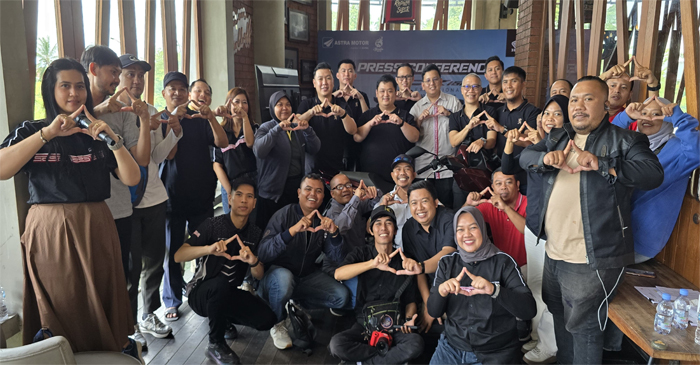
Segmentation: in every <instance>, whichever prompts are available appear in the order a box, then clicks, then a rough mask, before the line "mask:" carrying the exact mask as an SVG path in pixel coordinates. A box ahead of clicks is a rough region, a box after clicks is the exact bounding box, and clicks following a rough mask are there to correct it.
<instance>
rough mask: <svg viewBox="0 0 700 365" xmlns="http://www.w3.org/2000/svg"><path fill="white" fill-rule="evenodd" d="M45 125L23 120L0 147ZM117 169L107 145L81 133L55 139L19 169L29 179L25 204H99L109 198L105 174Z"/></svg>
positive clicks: (107, 177) (10, 143)
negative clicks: (27, 197) (27, 199)
mask: <svg viewBox="0 0 700 365" xmlns="http://www.w3.org/2000/svg"><path fill="white" fill-rule="evenodd" d="M48 125H49V123H47V122H46V121H44V120H39V121H25V122H23V123H22V124H20V125H19V126H18V127H17V128H15V130H14V131H12V133H10V135H8V136H7V138H5V140H4V141H3V142H2V144H0V149H2V148H6V147H9V146H13V145H16V144H17V143H19V142H21V141H22V140H24V139H25V138H29V137H31V136H32V135H33V134H35V133H37V132H38V131H39V130H40V129H41V128H43V127H47V126H48ZM116 168H117V160H116V159H115V158H114V153H112V151H110V150H109V148H108V147H107V144H106V143H104V142H102V141H96V140H94V139H92V138H91V137H90V136H88V135H86V134H83V133H76V134H74V135H71V136H67V137H56V138H54V139H52V140H51V141H50V142H49V143H47V144H44V145H43V146H41V148H40V149H39V151H37V152H36V153H35V154H34V156H33V157H32V158H31V159H30V160H29V161H28V162H27V163H26V164H25V165H24V166H22V168H21V169H20V171H22V172H24V173H26V174H27V176H28V178H29V201H28V202H27V203H28V204H52V203H84V202H100V201H104V200H106V199H108V198H109V196H110V181H109V174H110V173H113V172H114V170H115V169H116Z"/></svg>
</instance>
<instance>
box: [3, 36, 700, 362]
mask: <svg viewBox="0 0 700 365" xmlns="http://www.w3.org/2000/svg"><path fill="white" fill-rule="evenodd" d="M634 61H635V67H634V73H632V74H630V73H628V71H627V66H628V65H627V64H625V65H616V66H613V67H611V68H610V70H608V71H606V72H605V73H603V74H602V75H600V77H598V76H586V77H584V78H582V79H580V80H578V81H577V82H576V84H575V85H573V84H572V83H571V82H569V81H567V80H556V81H555V82H554V83H553V84H552V85H551V87H550V99H549V100H548V101H547V102H546V103H545V104H544V105H543V109H539V108H538V107H537V106H534V105H532V104H530V103H529V102H528V101H527V99H525V98H524V97H523V90H524V83H525V80H526V73H525V71H524V70H522V69H521V68H519V67H517V66H512V67H508V68H506V69H504V64H503V62H502V61H501V60H500V59H499V58H498V57H492V58H489V59H488V60H487V61H486V72H485V78H486V80H487V81H488V86H487V87H485V88H484V87H483V86H482V82H481V77H480V76H479V75H477V74H469V75H467V76H465V77H464V79H463V81H462V87H461V94H462V97H463V100H462V101H460V100H459V99H458V98H457V97H455V96H453V95H450V94H446V93H443V92H442V91H441V87H442V76H441V74H440V69H439V68H438V67H436V66H435V65H429V66H427V67H425V69H424V70H423V71H422V73H421V75H420V77H421V82H420V83H421V87H422V91H424V93H425V95H424V96H423V95H421V93H420V92H419V91H418V90H412V86H413V84H414V80H415V77H416V75H415V74H414V69H413V67H412V66H411V65H410V64H408V63H406V64H402V65H400V66H399V67H398V68H397V70H396V76H394V75H389V74H387V75H382V76H381V77H380V78H379V79H378V80H377V83H376V90H375V96H376V99H375V101H376V104H377V105H376V106H374V107H372V108H370V99H369V98H368V96H367V94H366V93H364V92H361V91H359V90H357V89H356V88H354V86H353V83H354V81H355V79H356V77H357V74H356V71H355V64H354V62H353V61H352V60H343V61H341V62H340V63H339V64H338V65H337V72H336V74H335V78H337V79H338V85H337V86H338V87H337V88H336V83H335V78H334V75H333V70H332V66H331V65H329V64H327V63H325V62H321V63H319V64H318V65H317V66H316V68H315V69H314V73H313V84H314V87H315V90H316V95H315V96H314V97H313V98H308V99H304V100H302V102H301V104H300V105H298V106H295V105H293V103H292V98H291V97H290V95H288V94H286V93H285V92H282V91H280V92H276V93H274V94H273V95H272V96H271V98H270V100H269V111H270V118H271V119H270V120H269V121H267V122H265V123H262V124H260V125H258V123H256V122H255V121H254V119H253V117H252V113H251V109H250V106H249V101H250V100H249V97H248V93H247V91H246V90H244V89H242V88H239V87H236V88H233V89H231V90H229V91H228V92H227V94H226V99H225V102H224V104H223V105H221V106H218V107H215V106H213V105H212V88H211V86H209V85H208V84H207V82H206V81H205V80H202V79H200V80H196V81H194V82H191V83H190V82H189V80H188V78H187V76H186V75H184V74H182V73H179V72H169V73H167V74H166V75H165V77H164V79H163V92H162V93H163V97H164V99H165V103H166V107H165V109H164V110H162V111H160V110H157V109H156V108H155V107H154V106H152V105H149V104H147V103H146V102H144V101H143V100H141V97H142V95H143V91H144V75H145V73H147V72H151V70H152V68H151V65H149V64H148V63H147V62H145V61H142V60H139V59H137V58H136V57H135V56H133V55H130V54H125V55H122V56H121V57H119V56H117V55H116V54H115V53H114V52H113V51H111V50H110V49H109V48H107V47H103V46H93V47H90V48H88V49H87V50H86V51H85V52H84V54H83V55H82V57H81V60H80V62H77V61H75V60H71V59H58V60H56V61H54V62H52V63H51V64H50V65H49V67H48V68H47V69H46V72H45V73H44V75H43V78H42V86H41V91H42V98H43V100H44V105H45V108H46V118H45V119H43V120H37V121H25V122H23V123H22V124H20V125H19V126H18V127H17V128H16V129H15V130H14V131H12V132H11V133H10V135H9V136H7V138H5V140H4V141H3V142H2V144H1V145H0V179H9V178H11V177H12V176H14V175H16V174H17V173H19V172H21V171H23V172H25V173H26V174H27V175H28V178H29V193H30V200H29V203H30V204H31V205H32V207H31V209H30V211H29V215H28V217H27V220H26V228H25V233H24V234H23V236H22V239H21V243H22V252H23V259H24V274H25V291H24V306H23V307H24V326H23V329H24V338H23V340H24V342H25V343H30V342H32V340H33V339H34V338H35V334H37V331H39V333H38V335H37V336H36V337H39V338H40V337H42V336H41V335H42V334H44V333H46V332H47V331H46V330H47V329H48V330H50V331H51V332H52V333H53V334H55V335H58V334H60V335H63V336H65V337H66V338H68V340H69V342H70V343H71V346H72V347H73V350H74V351H93V350H107V351H122V352H125V353H127V354H130V355H132V356H135V357H137V358H140V352H141V351H142V350H143V349H144V348H146V346H147V341H146V338H145V336H144V333H147V334H150V335H152V336H154V337H157V338H164V337H166V336H169V335H170V334H171V332H172V330H171V328H170V327H169V326H168V325H167V324H165V323H163V322H162V321H161V319H160V318H159V317H158V316H157V315H156V314H155V311H156V310H157V309H158V308H159V307H160V306H161V299H162V302H163V304H164V306H165V307H166V310H165V315H164V318H162V319H163V320H164V321H165V322H168V321H175V320H178V319H179V314H180V313H179V307H180V305H181V304H182V303H183V296H186V297H187V298H188V301H189V305H190V307H191V308H192V309H193V310H194V311H195V312H196V313H197V314H199V315H201V316H204V317H207V318H208V321H209V326H210V331H209V345H208V347H207V349H206V355H207V356H208V357H210V358H212V359H213V360H215V361H216V362H217V363H219V364H236V363H240V359H239V358H238V356H237V355H236V354H235V353H234V352H233V350H231V348H230V347H229V346H228V345H227V343H226V340H227V339H233V338H236V337H237V331H236V327H235V326H236V325H244V326H250V327H253V328H255V329H257V330H265V331H267V330H269V331H270V336H271V338H272V340H273V343H274V345H275V347H277V348H278V349H280V350H283V349H287V348H290V347H292V340H291V338H290V336H289V333H288V327H287V325H286V324H285V320H286V318H287V316H288V312H287V309H286V307H287V304H288V302H289V301H290V300H294V301H296V302H298V303H300V304H301V305H302V306H303V307H304V308H329V309H330V311H331V312H332V313H333V314H334V315H339V316H343V315H354V316H355V318H356V319H357V322H356V323H355V324H354V325H353V326H352V327H351V328H349V329H346V330H344V331H341V332H339V333H337V334H336V335H334V336H333V337H332V339H331V340H330V345H329V348H330V351H331V353H332V354H333V355H334V356H336V357H337V358H339V359H340V360H342V361H343V362H346V363H350V362H367V363H387V364H389V363H391V364H395V363H406V362H409V361H411V360H414V359H416V358H418V357H419V356H421V354H423V352H424V350H426V349H427V352H433V354H432V358H431V360H430V363H432V364H477V363H518V362H520V361H521V360H522V361H525V362H527V363H529V364H536V363H550V362H554V361H557V360H558V361H559V362H561V363H600V362H601V360H602V352H603V348H604V347H605V348H607V349H613V350H615V349H619V342H620V340H621V333H614V331H615V330H616V329H615V328H614V326H613V325H611V324H610V323H608V322H607V311H606V308H607V303H609V301H610V300H612V298H613V297H614V295H615V292H616V289H617V288H618V287H619V283H620V281H621V280H622V279H623V278H622V276H623V275H622V274H623V272H624V267H625V266H627V265H629V264H633V263H635V262H641V261H645V260H648V259H649V258H651V257H654V256H655V255H656V254H657V253H658V252H659V251H660V250H661V249H662V248H663V246H664V245H665V242H666V241H667V240H668V237H669V236H670V234H671V231H672V229H673V227H674V224H675V221H676V219H677V217H678V214H679V211H680V206H681V203H682V196H683V194H684V192H685V185H686V181H687V179H688V177H689V175H690V172H691V171H692V170H693V169H695V168H697V167H698V165H700V137H699V135H698V131H697V130H696V127H697V126H698V121H697V119H695V118H694V117H692V116H690V115H688V114H686V113H684V112H683V111H681V110H680V108H679V107H678V106H677V105H676V104H674V103H671V102H669V101H667V100H665V99H662V98H660V97H659V96H658V89H659V83H658V79H657V78H656V77H655V76H654V75H653V74H652V73H651V72H650V71H649V70H648V69H647V68H646V67H644V66H643V65H640V64H639V63H638V62H637V61H636V60H634ZM628 63H629V62H628ZM634 81H641V82H645V83H646V84H647V90H649V92H650V97H649V99H647V100H646V101H645V102H643V103H634V102H630V100H629V99H630V90H631V85H632V83H633V82H634ZM413 146H419V147H421V148H422V149H423V150H425V151H426V153H423V154H421V155H419V156H416V155H414V154H407V152H408V151H409V150H410V149H411V148H412V147H413ZM442 156H463V157H462V158H464V159H465V161H468V162H473V161H477V162H478V163H477V165H476V166H469V168H474V169H480V170H482V171H487V173H488V174H489V175H490V177H491V181H490V185H489V186H486V187H483V188H480V189H476V190H475V191H467V190H465V187H464V186H460V184H459V182H458V179H455V178H454V176H453V175H454V174H455V173H454V172H453V171H452V170H450V169H424V167H426V166H428V165H430V164H431V163H432V162H433V160H434V159H435V158H437V157H442ZM419 170H425V171H424V172H423V173H421V174H417V171H419ZM347 171H357V172H363V173H368V174H366V175H365V174H363V175H362V176H365V177H366V179H367V180H366V181H365V180H364V178H363V179H360V180H359V181H358V179H353V178H351V175H352V173H350V172H347ZM217 180H218V182H219V183H220V186H221V196H222V206H223V210H224V214H222V215H218V216H214V204H213V202H214V198H215V190H216V186H217ZM455 212H456V213H455ZM192 260H196V262H197V268H196V272H195V274H194V277H193V278H192V280H190V281H189V282H188V283H185V282H184V279H183V274H182V266H181V263H183V262H187V261H192ZM119 269H121V271H120V270H119ZM161 282H163V293H162V298H161V295H160V293H159V287H160V285H161ZM139 288H140V289H141V290H140V292H141V296H142V298H143V309H142V315H141V317H140V318H137V313H138V310H137V299H138V293H139ZM377 303H396V306H397V308H399V309H398V313H399V314H398V316H397V318H392V321H393V322H392V324H394V325H396V326H393V327H392V326H389V327H392V328H387V331H388V330H392V331H393V334H392V336H393V343H392V344H391V347H390V348H389V349H388V351H380V349H379V348H378V347H376V346H372V345H370V343H369V337H370V336H371V335H372V333H371V331H369V330H368V325H367V316H366V313H365V309H366V308H367V307H368V306H371V305H377ZM86 314H88V315H89V317H90V318H89V320H86V319H85V315H86ZM606 327H607V328H606ZM604 331H605V332H611V333H612V335H611V336H604ZM618 332H619V330H618ZM523 353H525V354H524V356H523Z"/></svg>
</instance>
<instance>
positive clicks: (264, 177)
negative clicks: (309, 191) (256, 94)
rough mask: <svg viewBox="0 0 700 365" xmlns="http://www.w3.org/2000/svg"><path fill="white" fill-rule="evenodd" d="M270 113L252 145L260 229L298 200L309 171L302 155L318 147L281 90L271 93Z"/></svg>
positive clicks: (311, 129) (311, 152) (309, 127)
mask: <svg viewBox="0 0 700 365" xmlns="http://www.w3.org/2000/svg"><path fill="white" fill-rule="evenodd" d="M270 116H272V120H270V121H268V122H265V123H263V125H261V126H260V129H258V131H257V132H255V144H254V145H253V152H255V157H256V158H257V161H258V191H259V194H260V198H259V199H258V203H257V208H258V214H257V217H256V224H257V225H258V227H260V229H262V230H263V232H265V227H266V226H267V222H268V221H269V220H270V218H271V217H272V215H273V214H275V212H276V211H277V210H278V209H280V208H282V207H284V206H285V205H287V204H291V203H296V202H297V201H298V193H297V189H299V186H300V185H301V178H302V177H303V176H304V175H306V173H308V172H309V171H310V170H309V169H306V158H305V155H306V154H307V153H308V154H310V155H315V154H316V153H317V152H318V150H319V149H320V148H321V140H319V139H318V137H317V136H316V133H315V132H314V130H313V128H311V126H309V123H308V122H306V121H304V120H302V119H299V118H295V115H294V114H292V103H291V102H290V101H289V98H288V97H287V94H285V93H284V91H278V92H276V93H274V94H272V96H270Z"/></svg>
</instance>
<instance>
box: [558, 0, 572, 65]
mask: <svg viewBox="0 0 700 365" xmlns="http://www.w3.org/2000/svg"><path fill="white" fill-rule="evenodd" d="M571 1H572V0H561V1H560V4H561V10H560V11H559V15H560V16H561V26H560V27H559V56H558V57H557V79H565V78H566V60H567V57H566V56H567V53H568V50H569V30H570V29H571V22H572V21H573V16H574V8H573V7H572V6H571Z"/></svg>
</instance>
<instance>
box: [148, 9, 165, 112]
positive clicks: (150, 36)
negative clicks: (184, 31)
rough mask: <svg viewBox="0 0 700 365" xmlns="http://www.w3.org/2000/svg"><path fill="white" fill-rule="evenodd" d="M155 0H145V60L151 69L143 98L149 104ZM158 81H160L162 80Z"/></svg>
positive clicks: (152, 84) (152, 81)
mask: <svg viewBox="0 0 700 365" xmlns="http://www.w3.org/2000/svg"><path fill="white" fill-rule="evenodd" d="M156 1H157V0H146V37H145V40H144V41H145V42H146V44H145V46H146V48H145V51H146V53H145V54H146V57H145V58H146V62H148V64H149V65H151V71H150V72H146V83H145V86H144V95H145V98H144V99H145V100H146V101H147V102H148V103H149V104H151V105H153V93H154V92H155V75H156ZM158 81H159V82H162V81H163V80H158Z"/></svg>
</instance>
